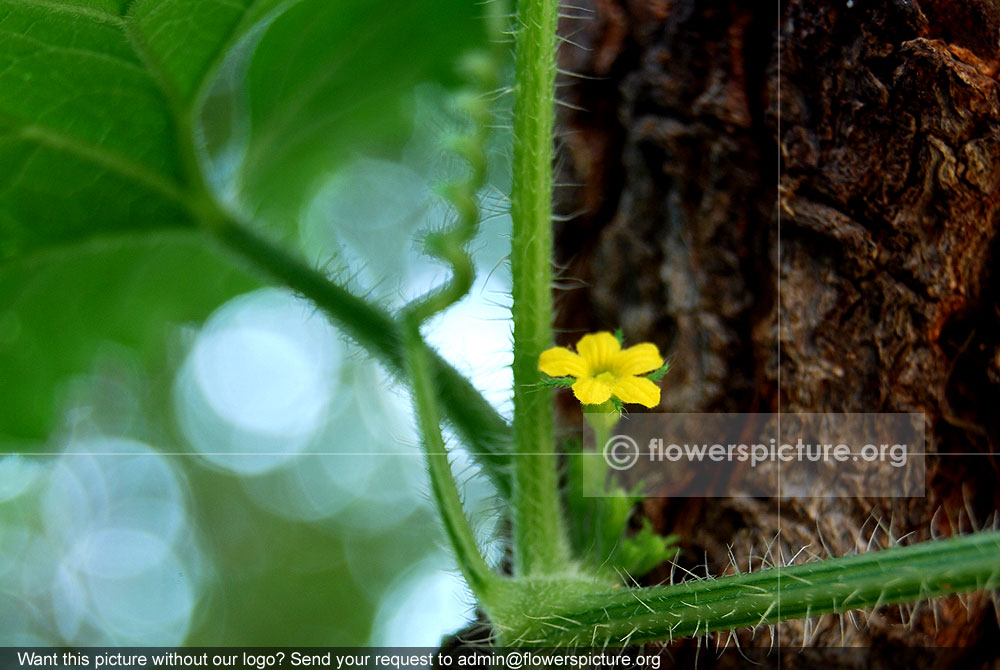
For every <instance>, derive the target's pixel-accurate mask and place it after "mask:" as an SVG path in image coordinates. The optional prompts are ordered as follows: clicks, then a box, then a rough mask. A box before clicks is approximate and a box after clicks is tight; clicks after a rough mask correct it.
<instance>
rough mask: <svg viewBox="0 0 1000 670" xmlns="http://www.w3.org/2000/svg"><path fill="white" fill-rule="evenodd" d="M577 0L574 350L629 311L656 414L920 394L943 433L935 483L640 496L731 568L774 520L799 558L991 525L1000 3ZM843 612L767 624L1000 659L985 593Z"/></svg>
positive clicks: (569, 168)
mask: <svg viewBox="0 0 1000 670" xmlns="http://www.w3.org/2000/svg"><path fill="white" fill-rule="evenodd" d="M572 4H577V5H579V6H580V8H578V9H567V10H566V11H567V14H571V15H572V16H573V17H587V18H581V19H577V18H567V19H565V21H564V23H563V26H562V29H563V32H564V34H565V35H566V36H567V38H568V39H570V40H572V42H573V43H574V44H572V45H571V44H567V45H566V46H565V47H564V48H563V50H562V53H561V60H562V67H563V68H564V69H565V70H567V71H569V72H573V73H576V74H579V75H583V77H570V76H566V77H564V80H563V82H562V84H563V85H562V87H561V88H560V93H561V98H562V99H563V100H564V101H565V102H567V103H569V105H567V107H566V108H565V109H563V110H562V112H561V113H560V124H561V128H562V130H563V131H564V133H563V140H562V142H561V162H560V168H559V170H560V174H559V177H560V178H559V181H561V182H563V183H565V184H567V185H566V186H564V187H562V188H561V189H559V191H558V193H557V209H558V210H559V211H560V212H561V213H563V214H565V215H567V217H566V219H565V220H564V221H563V222H562V223H559V224H557V228H556V231H557V232H556V235H557V237H556V240H557V254H558V256H559V258H558V260H559V263H560V266H561V268H562V275H563V277H564V278H565V281H564V282H563V283H562V285H561V287H560V288H559V290H558V295H557V305H558V307H559V317H558V325H559V326H560V328H561V330H562V335H561V337H560V340H561V341H560V343H561V344H572V343H573V342H575V340H576V338H577V337H578V336H579V334H580V333H582V332H587V331H593V330H596V329H614V328H616V327H618V326H619V325H620V326H622V327H623V328H624V331H625V334H626V339H627V340H632V341H642V340H649V341H653V342H656V343H657V344H658V345H660V347H661V349H662V350H664V351H665V352H667V353H668V356H669V358H670V360H671V361H672V364H673V369H672V371H671V373H670V374H669V375H668V377H667V378H666V380H665V382H664V384H663V387H664V395H663V402H662V410H664V411H775V410H777V409H778V407H779V403H780V407H781V409H782V410H784V411H813V412H825V411H830V412H850V411H854V412H894V411H920V412H924V413H925V414H926V417H927V437H928V444H927V449H928V451H929V452H932V453H933V454H934V455H933V456H931V457H930V458H929V460H928V495H927V497H925V498H915V499H871V498H867V497H865V492H864V491H863V490H859V491H858V492H857V496H856V497H852V498H839V499H820V498H816V499H795V500H784V501H781V503H780V505H779V503H778V501H777V500H755V499H740V500H735V499H734V500H730V499H687V500H673V501H666V500H662V499H650V500H647V501H646V503H645V504H644V511H645V513H646V515H647V516H649V517H650V518H651V519H652V520H653V521H654V522H655V524H656V525H657V527H658V528H659V530H661V531H663V532H675V533H679V534H680V535H681V536H682V537H683V538H684V541H683V549H684V552H685V553H684V555H685V556H686V557H688V559H689V560H690V561H691V562H692V563H694V564H699V565H700V564H702V563H705V562H707V565H708V567H709V569H710V570H711V571H712V572H714V573H716V574H718V573H722V572H725V571H726V570H727V569H729V567H728V566H729V564H730V558H729V549H728V547H729V545H730V544H731V545H732V546H733V552H734V554H735V556H736V559H737V561H738V562H739V563H740V567H741V569H744V570H745V569H746V567H747V560H748V557H749V554H750V551H751V547H753V555H754V556H757V557H760V556H761V553H762V549H763V548H765V547H766V546H767V545H768V544H769V543H770V542H771V541H772V539H773V538H774V537H775V536H776V535H778V534H779V529H780V537H779V539H778V540H777V541H775V542H774V543H773V544H772V545H771V554H772V556H774V557H777V556H778V555H781V556H784V557H785V559H787V558H789V557H790V556H792V555H793V554H795V553H796V552H797V551H798V550H799V549H801V548H802V547H805V546H808V547H809V549H807V550H806V552H805V553H804V554H802V556H806V555H808V554H810V553H815V554H816V555H825V554H826V552H827V550H829V551H831V552H832V553H836V554H841V553H846V552H849V551H855V550H864V549H865V547H866V546H867V545H868V543H869V538H870V537H871V536H872V535H873V534H874V536H875V537H874V540H873V541H872V543H873V544H874V545H876V546H884V545H885V544H886V543H887V542H890V541H892V540H890V539H889V535H890V534H891V535H892V537H893V538H899V537H901V536H903V535H906V534H907V533H913V535H911V536H910V537H909V539H908V541H915V540H920V539H926V538H928V537H930V536H931V534H932V532H933V534H935V535H946V534H950V533H952V532H955V530H956V529H957V528H958V527H961V528H963V529H965V530H968V529H969V528H970V527H971V524H972V522H971V521H970V515H971V516H974V517H975V519H977V520H978V522H980V523H981V522H983V521H984V520H985V519H986V518H987V517H989V515H990V514H991V513H992V512H993V511H994V510H995V509H996V508H997V507H998V505H1000V498H998V487H997V463H996V461H995V459H994V457H993V456H992V455H991V454H992V452H993V451H994V440H995V439H996V438H995V436H996V435H998V434H1000V433H998V429H1000V412H998V411H996V410H997V408H998V407H1000V327H998V326H1000V302H998V300H1000V295H998V289H1000V285H998V277H997V276H996V275H995V274H994V272H993V267H992V266H993V264H994V257H995V256H996V255H997V250H998V245H997V239H998V238H997V231H998V226H1000V198H998V194H1000V85H998V82H997V78H996V77H997V72H998V66H1000V49H998V37H1000V3H994V2H993V1H992V0H977V1H965V2H945V1H943V0H937V1H933V2H932V1H930V0H920V1H919V2H915V1H913V0H854V2H853V3H848V2H818V1H815V0H790V1H788V2H785V3H784V4H782V5H781V6H780V7H779V6H778V5H777V4H776V3H773V2H766V3H738V2H725V1H723V0H644V1H640V0H592V1H591V2H583V3H580V2H577V3H572ZM779 37H780V41H779ZM779 44H780V48H779ZM570 105H572V107H571V106H570ZM576 108H579V109H576ZM779 231H780V232H779ZM779 235H780V254H779V253H778V249H779ZM779 279H780V290H779ZM779 324H780V325H779ZM779 345H780V357H779V354H778V351H779ZM563 399H564V400H566V401H567V403H566V405H565V411H566V414H567V417H571V413H572V412H573V411H574V409H573V407H572V402H571V401H569V398H563ZM957 453H963V454H976V455H965V456H957V455H954V454H957ZM820 536H821V537H822V542H821V541H820ZM703 556H704V560H703ZM758 561H759V558H758V559H757V560H756V561H755V562H754V567H755V568H757V567H759V563H758ZM663 577H664V575H663V574H654V575H652V576H651V577H650V579H651V580H652V581H656V580H658V579H660V578H663ZM901 619H903V620H906V621H908V622H909V623H910V625H909V626H906V627H904V626H901V625H899V624H900V621H901ZM841 623H842V622H841V620H840V619H839V618H827V619H825V620H819V621H814V622H811V623H809V624H801V623H797V624H796V623H793V624H786V625H782V626H780V627H778V630H777V633H776V634H777V636H778V638H777V639H778V643H779V644H780V645H783V646H784V645H793V646H798V645H801V644H802V643H803V639H807V640H808V644H812V645H820V646H823V645H842V644H847V645H855V644H857V645H865V646H870V651H868V652H865V653H859V654H852V655H850V656H849V657H847V658H846V659H845V658H839V659H838V660H837V661H836V667H868V665H869V664H875V665H878V664H880V663H882V662H884V661H885V660H886V659H891V658H892V654H893V653H894V652H892V651H887V650H891V649H894V648H896V647H898V646H920V645H926V646H963V647H967V648H968V650H967V655H965V656H960V657H959V658H962V659H963V661H962V662H963V663H971V664H972V665H973V666H975V665H979V664H981V663H987V661H985V660H983V659H984V658H985V659H988V658H989V657H990V656H995V655H996V653H997V652H996V650H995V643H994V642H993V641H992V639H995V637H993V636H995V635H996V624H995V622H994V612H993V605H992V604H991V602H990V600H989V598H988V597H986V596H982V595H977V596H973V597H971V598H968V599H966V601H965V602H964V603H963V602H960V601H959V600H958V599H945V600H941V601H938V602H937V603H936V604H934V605H924V606H921V607H919V608H917V609H916V611H915V612H914V613H913V615H912V616H909V614H908V613H906V612H902V613H901V612H900V611H899V610H898V609H896V608H892V609H883V610H880V611H878V612H875V613H874V614H868V615H861V616H859V617H857V624H858V626H857V627H855V625H854V622H853V621H851V620H850V619H848V620H847V621H846V625H845V626H842V625H841ZM991 638H992V639H991ZM741 640H742V644H743V645H744V646H748V645H750V646H752V645H764V646H767V645H769V644H771V640H770V636H769V634H768V633H767V632H766V631H764V632H760V631H758V633H757V636H756V638H755V640H751V639H750V637H749V636H748V635H741ZM684 644H691V643H684ZM990 649H992V651H990ZM984 650H986V651H985V655H984ZM706 656H707V657H708V658H706V657H703V658H702V663H703V664H708V665H711V664H712V663H715V662H716V661H714V660H711V659H712V658H714V655H712V654H707V655H706ZM678 658H683V656H681V657H678ZM724 658H728V657H724ZM736 658H737V659H738V658H739V656H738V655H737V656H736ZM924 661H925V663H924V665H927V666H933V665H934V664H935V663H936V664H938V665H940V664H942V663H944V662H945V661H943V660H942V659H937V660H935V659H934V657H933V656H929V657H926V658H925V659H924ZM726 662H727V661H723V662H722V663H723V664H725V663H726ZM832 662H834V661H833V659H832V658H824V657H820V658H819V659H817V657H816V656H814V655H813V656H808V657H805V656H803V657H799V658H798V660H796V659H795V658H794V657H791V656H789V657H787V658H783V659H782V665H783V666H785V667H798V666H797V665H796V664H798V663H804V664H806V665H810V666H811V665H815V664H817V663H832ZM954 662H955V657H949V659H948V660H947V664H949V665H950V664H951V663H954ZM989 664H990V665H991V667H992V662H989Z"/></svg>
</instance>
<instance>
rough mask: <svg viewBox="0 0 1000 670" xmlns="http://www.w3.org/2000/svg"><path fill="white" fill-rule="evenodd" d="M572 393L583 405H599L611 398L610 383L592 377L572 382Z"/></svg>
mask: <svg viewBox="0 0 1000 670" xmlns="http://www.w3.org/2000/svg"><path fill="white" fill-rule="evenodd" d="M646 381H649V380H646ZM573 395H575V396H576V399H577V400H579V401H580V402H581V403H583V404H584V405H600V404H601V403H602V402H607V401H608V400H609V399H610V398H611V384H608V383H607V382H605V381H603V380H600V379H596V378H594V377H584V378H583V379H578V380H577V382H576V383H575V384H573Z"/></svg>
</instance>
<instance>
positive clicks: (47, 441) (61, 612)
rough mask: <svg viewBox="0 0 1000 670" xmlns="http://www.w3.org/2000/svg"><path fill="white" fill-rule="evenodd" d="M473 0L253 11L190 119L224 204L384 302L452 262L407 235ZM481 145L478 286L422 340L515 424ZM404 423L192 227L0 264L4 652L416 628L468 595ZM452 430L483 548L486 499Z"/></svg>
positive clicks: (404, 417)
mask: <svg viewBox="0 0 1000 670" xmlns="http://www.w3.org/2000/svg"><path fill="white" fill-rule="evenodd" d="M111 4H114V3H111ZM473 5H474V3H460V2H433V3H432V2H415V3H402V4H400V3H388V2H368V1H365V2H361V1H353V0H352V1H347V0H344V1H337V2H327V1H326V0H324V1H322V2H317V1H312V2H310V1H307V2H301V3H299V4H297V5H295V6H294V7H293V8H292V9H291V10H289V11H288V12H285V13H282V14H275V15H273V16H271V17H269V18H268V19H267V20H266V21H264V22H263V23H262V24H261V25H260V27H259V29H258V30H256V31H254V32H253V33H252V34H250V35H249V36H248V37H247V39H246V40H244V41H243V42H242V43H241V44H240V46H239V48H238V49H235V50H234V51H233V52H232V53H231V54H230V56H229V58H228V59H227V61H226V63H225V66H224V67H223V68H222V71H221V73H220V76H219V78H218V80H217V81H215V82H214V84H213V87H212V89H211V91H210V95H209V97H208V98H207V101H206V105H205V107H204V110H203V112H202V115H201V124H202V126H201V128H200V132H201V133H202V135H203V137H204V145H205V147H206V156H205V160H206V161H207V164H208V165H209V166H210V169H211V174H210V178H211V181H212V184H213V187H214V188H215V190H216V192H217V194H219V197H220V199H222V200H223V201H224V202H226V203H227V205H228V206H229V207H231V208H233V209H235V210H238V211H241V212H243V213H244V214H245V215H246V216H248V217H250V218H252V219H253V220H254V221H255V222H257V223H258V224H259V225H261V226H263V227H264V228H265V229H266V230H267V231H268V234H270V235H272V236H276V237H279V238H280V239H282V240H283V241H284V242H285V243H286V244H288V245H289V246H290V247H293V248H295V249H297V250H298V251H300V252H301V253H303V254H304V255H305V256H306V257H307V258H308V259H309V260H310V261H311V262H313V263H315V264H316V265H317V266H320V267H323V268H325V269H326V270H327V271H328V272H329V274H330V275H331V276H332V277H336V278H337V279H339V280H341V281H345V282H347V283H349V284H350V285H351V286H352V287H353V288H354V289H355V290H357V291H358V292H360V293H366V294H369V295H371V296H373V297H374V298H377V299H378V300H379V301H380V302H381V303H383V304H386V305H390V306H394V305H395V306H398V305H401V304H403V303H404V302H405V301H406V300H408V299H410V298H413V297H415V296H417V295H419V294H420V293H421V292H423V291H425V290H427V289H428V288H430V287H431V286H434V285H435V284H437V283H439V282H441V281H442V280H443V279H445V278H446V273H445V270H444V269H443V268H442V267H441V266H440V265H438V264H435V263H433V262H431V261H429V260H428V259H426V258H425V257H423V256H422V255H421V254H420V253H419V239H420V235H421V233H422V232H423V231H426V230H429V229H434V228H436V227H440V226H443V225H447V224H448V223H449V222H450V216H451V214H450V211H449V208H448V207H447V206H446V204H445V202H444V201H443V199H442V198H441V197H440V196H439V195H438V192H437V191H438V187H439V186H440V185H441V184H443V183H446V182H447V181H448V180H449V179H452V178H455V177H456V176H460V175H461V174H462V171H463V170H464V169H465V167H464V166H463V165H462V164H461V161H459V160H457V159H456V158H454V157H453V156H452V155H450V154H449V153H448V152H447V150H446V149H445V145H446V141H447V139H448V137H449V136H450V135H451V134H453V133H455V132H457V131H458V130H460V128H461V124H462V122H463V120H462V118H461V117H460V116H459V115H457V114H456V113H455V112H454V111H453V106H454V105H453V104H452V103H453V94H452V91H453V90H454V86H455V84H456V79H455V77H454V76H453V69H454V68H453V66H454V63H455V62H456V60H457V58H458V57H459V56H460V55H461V54H462V53H464V52H465V51H467V50H468V49H469V48H472V47H475V46H477V43H478V41H479V40H481V35H480V33H479V32H477V31H479V28H478V27H477V26H478V20H479V15H478V14H479V12H480V8H479V7H478V6H473ZM6 11H7V10H6V9H5V8H4V6H3V5H0V14H3V13H4V12H6ZM0 18H9V17H3V16H0ZM5 39H7V38H6V37H5ZM0 95H3V94H0ZM506 102H507V101H506V100H505V99H503V98H501V99H500V100H499V102H498V110H497V113H498V118H501V119H502V118H503V117H504V114H505V112H504V110H503V109H502V106H503V105H504V104H505V103H506ZM114 111H115V110H114V109H113V108H111V107H109V109H108V112H107V113H108V114H109V115H110V114H113V113H114ZM498 125H499V126H502V125H503V123H502V122H499V123H498ZM494 142H495V145H494V146H493V147H491V151H490V155H491V156H492V157H493V161H494V164H493V165H492V166H491V179H490V184H489V186H488V187H487V188H485V189H484V190H483V192H482V193H481V197H482V202H483V227H482V231H481V234H480V235H479V237H478V238H477V240H476V242H475V243H474V244H473V249H474V250H475V258H476V261H477V265H478V268H479V275H478V276H479V278H478V280H477V282H476V285H475V288H474V289H473V291H472V293H471V294H470V295H469V296H467V298H466V299H465V300H463V301H462V302H461V303H460V304H458V305H456V306H455V307H454V308H453V309H452V310H451V311H449V312H448V313H446V314H445V315H443V316H442V317H440V318H439V319H437V320H436V321H435V322H434V323H433V324H432V327H430V328H428V330H427V335H428V339H429V340H430V341H431V342H432V344H434V346H436V347H437V348H438V349H439V351H441V353H442V354H443V355H444V356H445V357H446V358H447V359H448V360H450V361H452V362H453V364H454V365H455V366H456V367H457V368H458V369H459V370H461V371H463V372H465V373H466V374H468V375H469V376H470V378H471V379H472V380H473V382H474V383H475V384H476V386H478V387H479V388H480V389H481V390H482V391H483V392H484V393H485V394H486V396H487V397H488V398H489V399H490V400H491V401H492V402H493V403H494V404H495V405H496V406H497V407H498V408H499V409H500V410H501V412H502V413H504V414H505V415H509V409H510V408H509V404H510V381H511V380H510V373H509V368H508V366H509V363H510V360H511V352H510V322H509V316H510V315H509V310H508V308H507V300H508V298H507V296H508V295H509V292H510V279H509V276H508V272H507V266H506V263H505V257H506V253H507V234H508V231H509V227H510V222H509V218H508V216H507V213H506V212H507V207H506V197H505V194H506V193H508V190H509V186H510V185H509V182H508V179H509V177H508V175H509V167H508V165H507V160H508V158H507V156H508V144H509V137H508V135H507V133H506V131H504V130H503V129H502V128H499V129H498V130H497V132H496V134H495V138H494ZM2 167H4V166H3V165H0V168H2ZM8 206H9V202H4V201H0V209H2V208H3V207H8ZM102 206H103V205H102V204H101V203H98V202H95V203H93V207H94V208H95V211H96V215H99V214H100V208H101V207H102ZM2 213H4V212H3V211H0V214H2ZM0 220H2V219H0ZM43 223H44V222H43ZM412 425H413V421H412V417H411V413H410V404H409V399H408V397H407V394H406V390H405V388H404V387H403V386H402V385H400V384H399V383H398V382H397V381H396V380H394V379H392V378H390V377H389V376H388V375H387V374H386V373H385V371H384V370H382V369H381V368H380V366H379V365H378V364H376V363H374V362H373V361H371V360H370V359H369V358H368V357H367V356H366V355H365V353H364V352H362V351H359V350H358V349H356V348H355V347H354V346H353V345H352V344H350V343H349V342H347V341H345V340H344V338H343V337H342V336H341V335H340V334H339V333H338V332H337V331H336V329H335V328H334V327H333V326H331V324H330V323H329V322H328V321H327V319H326V318H325V317H324V315H323V314H321V313H318V312H317V311H316V310H315V309H314V308H313V307H312V306H311V305H310V304H308V303H307V302H305V301H303V300H301V299H300V298H298V297H296V296H295V295H293V294H291V293H290V292H288V291H285V290H282V289H279V288H273V287H269V286H268V285H267V283H266V281H263V280H262V278H261V277H259V276H257V275H254V274H251V273H249V272H248V271H247V270H246V269H245V268H244V267H243V266H242V265H241V264H240V263H238V262H237V261H236V260H235V259H234V258H232V257H231V256H229V255H228V254H227V253H226V252H224V251H223V250H221V249H219V248H217V247H215V246H213V245H212V244H210V243H207V242H205V241H203V240H202V239H200V238H199V237H198V236H197V235H195V234H192V233H188V232H156V233H145V234H142V235H123V236H116V235H107V236H100V237H92V238H90V239H88V240H87V241H85V242H82V243H74V244H67V245H53V246H47V247H46V248H44V249H42V250H40V251H38V252H36V253H32V254H30V255H25V256H22V257H19V258H17V259H16V260H13V261H8V262H4V263H3V264H0V448H2V452H3V454H2V455H0V644H3V645H164V646H166V645H180V644H187V645H222V644H224V645H357V644H383V645H390V644H391V645H436V644H437V643H438V641H439V640H440V638H441V636H442V635H443V634H446V633H448V632H451V631H453V630H456V629H458V628H460V627H461V626H463V625H464V623H465V622H467V621H468V620H469V619H470V618H471V617H472V616H473V614H474V613H473V611H472V598H471V595H470V594H469V593H468V591H467V590H466V588H465V587H464V585H463V584H462V581H461V579H460V578H459V576H458V575H457V571H456V570H455V569H454V566H453V564H452V562H451V558H450V557H449V556H448V553H447V551H446V550H445V549H444V544H443V536H442V533H441V531H440V529H439V525H438V523H437V521H436V518H435V512H434V509H433V506H432V504H431V502H430V499H429V497H428V493H427V482H426V476H425V471H424V465H423V461H422V460H421V458H420V448H419V444H418V442H417V437H416V435H415V433H414V430H413V428H412ZM453 447H455V458H454V461H455V466H456V468H455V469H456V471H457V472H458V473H459V475H460V479H461V481H462V482H463V484H464V494H465V496H466V500H467V505H468V507H469V510H470V513H471V514H472V517H473V519H474V522H475V524H476V527H477V529H478V531H479V532H480V534H481V538H482V541H483V542H484V543H485V544H486V545H487V547H488V548H489V550H490V551H492V552H494V558H497V555H496V552H498V551H499V543H498V542H497V537H496V536H497V532H498V531H497V518H496V509H495V506H496V504H497V503H496V501H495V498H494V496H493V492H492V490H491V488H490V486H489V484H488V482H486V481H485V480H484V479H482V478H481V477H478V476H476V474H475V471H474V468H473V467H472V466H471V464H470V463H469V460H468V458H467V457H466V456H465V455H464V454H463V453H462V452H461V450H460V448H458V445H455V444H453Z"/></svg>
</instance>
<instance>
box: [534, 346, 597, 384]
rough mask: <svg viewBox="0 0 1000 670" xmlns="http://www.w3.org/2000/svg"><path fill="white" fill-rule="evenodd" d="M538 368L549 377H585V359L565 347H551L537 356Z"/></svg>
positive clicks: (587, 372)
mask: <svg viewBox="0 0 1000 670" xmlns="http://www.w3.org/2000/svg"><path fill="white" fill-rule="evenodd" d="M538 369H539V370H541V371H542V372H544V373H545V374H547V375H549V376H550V377H586V376H587V375H588V374H589V373H590V370H589V368H588V367H587V361H585V360H583V358H582V357H581V356H580V355H579V354H574V353H573V352H572V351H570V350H569V349H567V348H566V347H552V348H551V349H546V350H545V351H543V352H542V355H541V356H539V357H538Z"/></svg>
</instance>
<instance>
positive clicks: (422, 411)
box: [403, 314, 501, 605]
mask: <svg viewBox="0 0 1000 670" xmlns="http://www.w3.org/2000/svg"><path fill="white" fill-rule="evenodd" d="M403 332H404V341H405V345H406V360H407V362H408V370H409V373H410V384H411V389H412V393H413V406H414V410H415V413H416V415H417V421H418V423H419V424H420V434H421V436H422V442H423V445H424V454H425V456H426V460H427V470H428V473H429V474H430V481H431V493H432V495H433V498H434V500H435V502H436V503H437V506H438V511H439V513H440V515H441V521H442V523H443V524H444V529H445V533H446V534H447V536H448V541H449V544H450V545H451V547H452V550H453V551H454V552H455V558H456V559H457V561H458V567H459V569H460V570H461V571H462V576H464V577H465V580H466V582H468V584H469V588H471V589H472V592H473V593H474V594H475V595H476V598H477V600H478V601H479V603H480V604H483V605H486V604H487V603H489V602H490V600H491V595H492V592H493V587H494V585H495V584H497V583H498V582H499V581H500V580H501V578H500V577H498V576H497V575H495V574H494V573H493V572H492V571H491V570H490V568H489V566H488V565H486V561H485V560H483V556H482V553H481V552H480V550H479V545H478V544H477V542H476V536H475V534H474V533H473V532H472V528H471V527H470V525H469V522H468V519H467V518H466V516H465V511H464V509H463V507H462V500H461V497H460V496H459V493H458V487H457V486H456V485H455V480H454V477H453V476H452V472H451V466H450V465H449V463H448V449H447V448H446V447H445V444H444V439H443V438H442V437H441V418H440V412H439V409H438V400H437V391H436V390H435V388H434V377H433V375H432V373H431V361H430V358H429V352H428V350H427V347H426V345H425V344H424V341H423V339H422V338H421V336H420V319H419V318H418V317H417V316H416V315H415V314H411V315H409V316H407V317H406V318H404V324H403Z"/></svg>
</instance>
